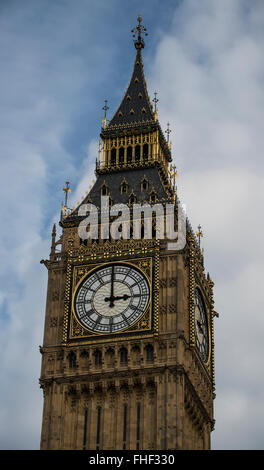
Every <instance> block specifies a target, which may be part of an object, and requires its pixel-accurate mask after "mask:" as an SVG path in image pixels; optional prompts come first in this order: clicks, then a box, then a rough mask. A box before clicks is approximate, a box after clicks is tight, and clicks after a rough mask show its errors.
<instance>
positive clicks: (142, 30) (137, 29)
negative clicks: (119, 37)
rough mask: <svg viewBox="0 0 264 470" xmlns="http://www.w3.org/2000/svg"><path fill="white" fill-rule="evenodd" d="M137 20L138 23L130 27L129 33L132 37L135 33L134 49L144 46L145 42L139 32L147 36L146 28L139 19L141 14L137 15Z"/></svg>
mask: <svg viewBox="0 0 264 470" xmlns="http://www.w3.org/2000/svg"><path fill="white" fill-rule="evenodd" d="M137 20H138V25H137V26H136V27H135V28H133V29H131V33H133V38H135V37H136V35H137V39H136V40H135V41H134V44H135V48H136V49H143V48H144V46H145V43H144V40H143V39H142V37H141V34H145V36H147V35H148V33H147V30H146V28H145V26H143V25H142V24H141V21H142V16H141V15H138V18H137Z"/></svg>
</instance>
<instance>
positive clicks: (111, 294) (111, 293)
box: [109, 266, 114, 308]
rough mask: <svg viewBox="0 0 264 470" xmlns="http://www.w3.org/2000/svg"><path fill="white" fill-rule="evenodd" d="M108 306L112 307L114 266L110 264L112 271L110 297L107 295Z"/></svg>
mask: <svg viewBox="0 0 264 470" xmlns="http://www.w3.org/2000/svg"><path fill="white" fill-rule="evenodd" d="M109 301H110V304H109V307H110V308H112V307H114V266H112V271H111V292H110V297H109Z"/></svg>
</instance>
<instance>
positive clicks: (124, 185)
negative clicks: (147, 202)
mask: <svg viewBox="0 0 264 470" xmlns="http://www.w3.org/2000/svg"><path fill="white" fill-rule="evenodd" d="M127 190H128V184H127V182H126V180H125V179H123V180H122V182H121V185H120V193H121V194H123V193H127Z"/></svg>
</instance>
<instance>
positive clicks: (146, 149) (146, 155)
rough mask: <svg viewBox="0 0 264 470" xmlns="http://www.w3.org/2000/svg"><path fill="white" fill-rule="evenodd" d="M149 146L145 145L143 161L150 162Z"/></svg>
mask: <svg viewBox="0 0 264 470" xmlns="http://www.w3.org/2000/svg"><path fill="white" fill-rule="evenodd" d="M148 154H149V146H148V144H144V145H143V159H144V160H148Z"/></svg>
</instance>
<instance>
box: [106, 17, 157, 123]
mask: <svg viewBox="0 0 264 470" xmlns="http://www.w3.org/2000/svg"><path fill="white" fill-rule="evenodd" d="M141 21H142V17H141V15H139V16H138V25H137V26H136V27H135V28H134V29H132V31H131V32H132V33H133V37H135V38H136V39H135V40H134V45H135V48H136V50H137V52H136V58H135V62H134V67H133V72H132V76H131V80H130V83H129V85H128V88H127V90H126V92H125V94H124V96H123V99H122V101H121V103H120V105H119V107H118V109H117V111H116V113H115V114H114V116H113V118H112V119H111V120H110V122H109V124H108V125H107V127H106V128H107V129H109V128H111V127H125V126H126V125H129V124H132V123H133V124H139V123H144V122H150V121H151V122H152V123H153V122H154V120H155V116H154V112H153V108H152V104H151V102H150V99H149V95H148V91H147V86H146V81H145V76H144V70H143V68H144V66H143V61H142V55H141V49H143V48H144V46H145V43H144V40H143V38H142V35H143V34H145V35H147V32H146V31H147V30H146V28H145V27H144V26H143V25H142V24H141ZM136 35H137V37H136Z"/></svg>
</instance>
